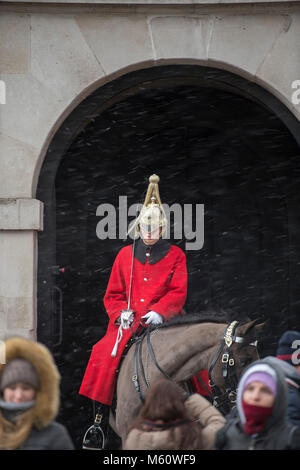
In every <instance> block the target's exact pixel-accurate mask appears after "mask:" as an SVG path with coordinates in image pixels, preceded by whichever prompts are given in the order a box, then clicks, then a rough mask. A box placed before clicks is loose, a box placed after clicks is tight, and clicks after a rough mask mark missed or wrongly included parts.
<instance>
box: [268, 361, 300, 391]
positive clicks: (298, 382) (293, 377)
mask: <svg viewBox="0 0 300 470" xmlns="http://www.w3.org/2000/svg"><path fill="white" fill-rule="evenodd" d="M264 360H267V361H268V362H269V364H274V365H275V366H278V367H280V368H281V369H282V371H283V373H284V375H285V377H286V379H287V380H286V381H287V382H288V383H291V382H292V384H293V385H294V386H295V387H296V388H300V374H299V372H298V371H297V369H296V368H295V367H294V366H292V365H291V364H289V363H288V362H286V361H283V360H282V359H278V358H277V357H273V356H267V357H265V359H264Z"/></svg>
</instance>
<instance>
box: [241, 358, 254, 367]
mask: <svg viewBox="0 0 300 470" xmlns="http://www.w3.org/2000/svg"><path fill="white" fill-rule="evenodd" d="M251 362H252V360H251V359H250V358H249V357H245V358H244V359H240V363H241V366H242V367H246V366H247V365H248V364H250V363H251Z"/></svg>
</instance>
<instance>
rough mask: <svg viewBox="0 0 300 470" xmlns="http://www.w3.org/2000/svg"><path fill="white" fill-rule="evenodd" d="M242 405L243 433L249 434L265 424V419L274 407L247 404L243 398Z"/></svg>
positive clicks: (257, 431)
mask: <svg viewBox="0 0 300 470" xmlns="http://www.w3.org/2000/svg"><path fill="white" fill-rule="evenodd" d="M242 405H243V410H244V413H245V418H246V422H245V424H244V431H245V433H246V434H249V435H251V434H257V433H259V432H261V431H262V430H263V428H264V426H265V424H266V421H267V419H268V418H269V416H270V415H271V414H272V411H273V408H274V407H273V406H270V407H263V406H256V405H249V404H248V403H246V402H245V401H244V400H243V402H242Z"/></svg>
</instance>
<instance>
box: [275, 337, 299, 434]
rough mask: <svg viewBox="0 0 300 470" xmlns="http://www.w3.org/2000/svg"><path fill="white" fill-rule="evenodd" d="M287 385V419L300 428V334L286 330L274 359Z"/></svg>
mask: <svg viewBox="0 0 300 470" xmlns="http://www.w3.org/2000/svg"><path fill="white" fill-rule="evenodd" d="M274 360H275V361H276V360H277V361H278V363H279V365H280V366H281V367H282V370H283V372H284V374H285V377H286V382H287V384H288V394H289V396H288V408H287V419H288V420H289V421H290V422H291V423H293V424H294V425H295V426H299V427H300V332H299V331H292V330H288V331H286V332H285V333H283V335H282V336H281V338H280V339H279V342H278V347H277V352H276V358H274Z"/></svg>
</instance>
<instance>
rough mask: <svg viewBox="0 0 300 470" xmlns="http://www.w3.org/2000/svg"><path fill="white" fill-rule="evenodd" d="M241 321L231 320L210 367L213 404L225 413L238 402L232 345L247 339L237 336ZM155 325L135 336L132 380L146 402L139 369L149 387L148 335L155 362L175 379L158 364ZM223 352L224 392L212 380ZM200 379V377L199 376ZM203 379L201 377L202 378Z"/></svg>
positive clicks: (150, 350) (149, 346) (253, 344)
mask: <svg viewBox="0 0 300 470" xmlns="http://www.w3.org/2000/svg"><path fill="white" fill-rule="evenodd" d="M238 324H239V322H238V321H233V322H231V323H230V324H229V325H228V326H227V327H226V330H225V332H224V336H223V337H222V338H221V339H222V341H221V345H220V347H219V349H218V351H217V353H216V355H215V357H214V359H213V361H212V363H211V365H210V366H209V369H208V377H209V385H210V388H211V392H210V391H209V392H210V397H209V398H210V400H211V402H212V404H213V405H214V406H215V407H216V408H217V409H219V410H220V412H222V413H223V414H226V413H228V412H229V411H230V409H231V407H232V406H233V405H234V404H235V402H236V388H237V384H238V380H239V378H238V376H237V371H236V368H235V367H234V366H235V360H234V357H233V355H232V349H231V346H232V344H233V343H243V342H244V341H245V338H243V337H241V336H236V335H235V331H236V328H237V326H238ZM155 329H156V328H155V327H151V326H150V327H148V328H146V330H144V331H143V333H142V334H141V335H140V336H136V337H135V338H134V342H135V343H136V344H135V352H134V359H133V363H134V364H133V375H132V382H133V384H134V387H135V389H136V392H137V393H138V395H139V398H140V400H141V402H142V403H144V402H145V398H144V396H143V393H142V391H141V387H140V382H139V377H138V369H139V368H140V370H141V374H142V378H143V380H144V382H145V384H146V386H147V388H148V387H149V383H148V381H147V379H146V376H145V371H144V367H143V361H142V343H143V340H144V338H145V337H147V346H148V350H149V353H150V356H151V358H152V360H153V363H154V364H155V366H156V367H157V368H158V369H159V371H160V372H161V373H162V374H163V375H164V376H165V377H166V378H167V379H169V380H173V379H172V378H171V377H170V376H169V375H168V374H167V373H166V372H165V371H164V370H163V369H162V368H161V367H160V365H159V364H158V362H157V360H156V357H155V353H154V350H153V348H152V345H151V341H150V333H151V332H152V331H153V330H155ZM249 345H251V346H255V347H257V341H254V342H251V343H249ZM221 354H222V358H221V363H222V375H223V378H224V382H225V391H224V392H222V391H221V389H220V388H219V387H218V386H217V385H216V384H215V383H214V382H213V380H212V371H213V369H214V367H215V365H216V363H217V361H218V360H219V358H220V356H221ZM197 378H198V380H199V377H198V376H197ZM200 381H201V379H200ZM202 385H203V386H205V384H204V383H202ZM205 388H206V387H205Z"/></svg>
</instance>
